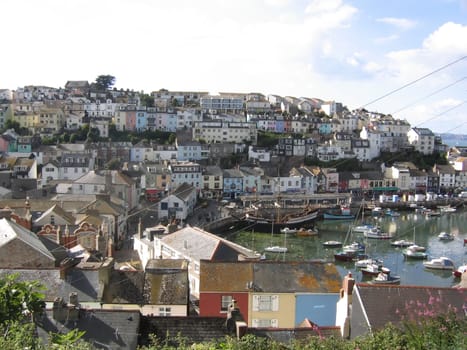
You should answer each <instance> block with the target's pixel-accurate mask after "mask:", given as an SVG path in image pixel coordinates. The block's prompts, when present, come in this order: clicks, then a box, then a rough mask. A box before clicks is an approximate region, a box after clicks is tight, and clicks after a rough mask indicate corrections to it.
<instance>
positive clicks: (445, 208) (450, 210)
mask: <svg viewBox="0 0 467 350" xmlns="http://www.w3.org/2000/svg"><path fill="white" fill-rule="evenodd" d="M438 209H439V211H440V212H442V213H455V212H456V211H457V209H456V208H454V207H451V206H450V205H438Z"/></svg>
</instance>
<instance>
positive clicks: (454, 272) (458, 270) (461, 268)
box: [452, 265, 467, 277]
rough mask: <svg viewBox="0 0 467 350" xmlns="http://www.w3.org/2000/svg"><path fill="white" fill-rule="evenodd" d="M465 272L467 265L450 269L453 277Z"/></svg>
mask: <svg viewBox="0 0 467 350" xmlns="http://www.w3.org/2000/svg"><path fill="white" fill-rule="evenodd" d="M466 272H467V265H461V266H459V267H458V268H457V269H456V270H454V271H452V275H453V276H454V277H461V276H462V274H464V273H466Z"/></svg>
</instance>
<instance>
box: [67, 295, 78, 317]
mask: <svg viewBox="0 0 467 350" xmlns="http://www.w3.org/2000/svg"><path fill="white" fill-rule="evenodd" d="M69 301H70V302H69V303H68V305H67V311H68V312H67V314H68V320H69V321H77V320H78V318H79V302H78V294H77V293H75V292H72V293H70V295H69Z"/></svg>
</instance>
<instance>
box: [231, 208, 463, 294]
mask: <svg viewBox="0 0 467 350" xmlns="http://www.w3.org/2000/svg"><path fill="white" fill-rule="evenodd" d="M364 221H365V222H366V223H368V222H370V223H377V224H378V225H380V227H381V228H382V231H384V232H390V233H392V234H393V235H394V239H392V240H375V239H365V238H364V237H363V234H361V233H358V234H354V233H351V231H350V230H349V226H352V225H359V224H361V223H362V218H359V219H357V220H353V221H338V220H321V221H317V222H316V227H317V228H318V230H319V235H318V236H308V237H297V236H295V235H285V234H272V233H271V232H255V231H254V230H252V231H241V232H237V233H233V234H231V235H229V237H227V238H228V239H230V240H232V241H234V242H236V243H239V244H241V245H243V246H245V247H248V248H250V249H253V250H256V251H258V252H263V251H264V248H265V247H267V246H285V247H287V252H286V253H285V254H284V253H265V255H266V258H267V259H271V260H284V261H303V260H305V261H306V260H314V259H324V260H326V261H331V262H335V264H336V266H337V268H338V270H339V272H340V273H341V275H342V277H344V276H345V275H346V274H347V273H348V272H352V274H353V275H354V277H355V278H356V279H357V281H368V279H367V278H364V277H363V276H362V273H361V272H360V270H359V269H357V268H355V264H354V262H338V261H335V259H334V253H335V252H337V251H338V250H339V248H332V249H331V248H324V247H323V244H322V243H323V242H325V241H329V240H337V241H341V242H343V243H344V244H346V243H347V244H350V243H352V242H353V241H360V242H363V243H364V244H365V245H366V254H368V255H369V256H371V257H372V258H378V259H381V260H383V262H384V266H385V267H387V268H389V269H390V270H391V274H393V275H399V276H400V277H401V285H421V286H437V287H452V286H453V285H455V284H458V283H459V280H458V279H454V278H453V276H452V272H451V271H449V270H429V269H426V268H425V267H424V266H423V261H424V260H409V259H406V258H405V257H404V256H403V254H402V250H403V249H404V248H396V247H393V246H391V244H390V243H391V241H393V240H396V239H407V240H411V241H415V243H416V244H418V245H420V246H425V247H426V248H427V251H426V252H427V254H428V260H430V259H432V258H439V257H442V256H445V257H448V258H450V259H452V260H453V262H454V264H455V266H456V268H457V267H458V266H459V265H463V264H465V263H467V246H465V247H464V244H463V242H464V238H467V211H466V210H465V209H462V208H459V209H458V210H457V212H454V213H445V214H443V215H441V216H439V217H427V216H426V215H424V214H421V213H414V212H401V215H400V216H398V217H378V218H374V217H365V218H364ZM442 231H446V232H450V233H452V234H453V235H454V240H452V241H441V240H439V238H438V234H439V233H440V232H442Z"/></svg>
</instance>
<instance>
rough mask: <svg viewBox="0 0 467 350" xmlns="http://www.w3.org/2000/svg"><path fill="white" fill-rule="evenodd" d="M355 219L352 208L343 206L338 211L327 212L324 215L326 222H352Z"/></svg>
mask: <svg viewBox="0 0 467 350" xmlns="http://www.w3.org/2000/svg"><path fill="white" fill-rule="evenodd" d="M354 218H355V215H353V214H352V213H351V212H350V208H349V207H348V206H342V207H341V208H340V209H339V210H337V211H326V212H324V214H323V219H324V220H352V219H354Z"/></svg>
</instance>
